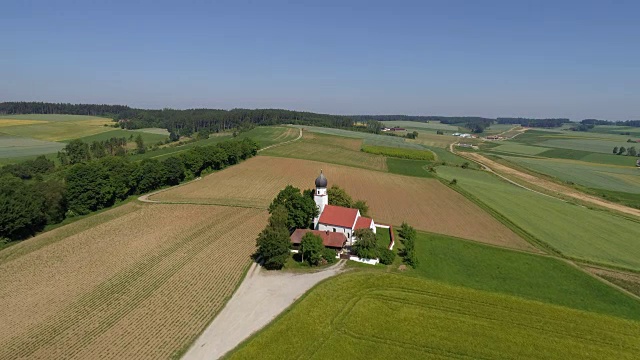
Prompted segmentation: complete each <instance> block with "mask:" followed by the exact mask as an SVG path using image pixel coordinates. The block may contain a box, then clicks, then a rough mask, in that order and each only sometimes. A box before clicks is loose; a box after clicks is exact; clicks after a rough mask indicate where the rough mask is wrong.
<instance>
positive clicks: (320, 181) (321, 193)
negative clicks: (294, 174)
mask: <svg viewBox="0 0 640 360" xmlns="http://www.w3.org/2000/svg"><path fill="white" fill-rule="evenodd" d="M313 200H315V202H316V206H317V207H318V211H319V212H318V217H316V218H314V219H313V227H314V228H315V229H317V228H318V221H319V220H320V214H322V211H323V210H324V206H325V205H328V204H329V196H328V195H327V178H326V177H324V174H323V173H322V169H320V176H318V178H316V191H315V192H314V193H313Z"/></svg>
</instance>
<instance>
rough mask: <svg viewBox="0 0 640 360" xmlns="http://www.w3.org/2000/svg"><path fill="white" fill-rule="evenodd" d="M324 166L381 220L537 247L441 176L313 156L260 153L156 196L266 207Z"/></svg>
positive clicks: (514, 245)
mask: <svg viewBox="0 0 640 360" xmlns="http://www.w3.org/2000/svg"><path fill="white" fill-rule="evenodd" d="M320 169H323V170H324V173H325V174H326V176H327V178H328V179H329V186H331V185H333V184H335V185H339V186H341V187H343V188H345V189H346V190H347V192H348V193H349V194H350V195H351V196H352V197H353V198H354V199H364V200H366V201H367V202H368V204H369V207H370V212H371V215H372V216H373V218H374V219H375V220H376V221H378V222H381V223H390V224H394V225H399V224H400V223H402V221H407V222H409V223H410V224H411V225H413V226H414V227H416V228H418V229H420V230H426V231H431V232H435V233H441V234H447V235H452V236H458V237H462V238H466V239H472V240H478V241H482V242H485V243H490V244H496V245H501V246H506V247H511V248H517V249H525V250H533V247H532V246H531V245H529V243H527V242H526V241H524V240H522V239H521V238H520V237H518V236H517V235H516V234H515V233H513V232H512V231H511V230H510V229H508V228H507V227H506V226H504V225H503V224H502V223H500V222H498V221H497V220H495V219H494V218H493V217H491V216H490V215H489V214H487V213H486V212H484V211H483V210H482V209H480V208H479V207H478V206H476V205H475V204H473V203H472V202H470V201H469V200H467V199H466V198H464V197H463V196H462V195H460V194H458V193H457V192H455V191H453V190H451V189H449V188H448V187H446V186H444V185H443V184H442V183H440V182H439V181H437V180H435V179H425V178H417V177H408V176H401V175H395V174H389V173H384V172H379V171H371V170H366V169H357V168H351V167H346V166H341V165H334V164H327V163H320V162H315V161H308V160H298V159H285V158H276V157H269V156H258V157H255V158H252V159H250V160H247V161H245V162H244V163H242V164H240V165H237V166H233V167H231V168H229V169H226V170H224V171H221V172H217V173H214V174H212V175H209V176H206V177H204V178H203V179H202V180H199V181H194V182H192V183H190V184H187V185H184V186H180V187H177V188H174V189H171V190H168V191H165V192H161V193H159V194H157V195H154V196H152V197H151V199H153V200H161V201H168V202H177V203H180V202H187V203H201V204H224V205H239V206H249V207H258V208H266V207H267V206H268V205H269V203H270V202H271V200H272V199H273V198H274V197H275V196H276V194H277V193H278V191H280V190H281V189H282V188H284V187H285V186H286V185H287V184H292V185H294V186H296V187H299V188H301V189H307V188H312V187H313V186H314V180H315V178H316V177H317V176H318V173H319V172H320Z"/></svg>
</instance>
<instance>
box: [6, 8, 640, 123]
mask: <svg viewBox="0 0 640 360" xmlns="http://www.w3.org/2000/svg"><path fill="white" fill-rule="evenodd" d="M638 14H640V2H638V1H615V2H613V1H516V0H512V1H455V0H453V1H449V0H447V1H197V2H192V1H181V2H178V1H175V2H165V1H29V0H24V1H13V0H9V1H6V0H5V1H3V5H2V10H1V11H0V46H1V47H0V101H3V100H6V101H9V100H37V101H55V102H59V101H62V102H74V103H75V102H84V103H117V104H128V105H131V106H136V107H147V108H162V107H173V108H191V107H210V108H225V109H229V108H234V107H246V108H256V107H270V108H287V109H298V110H309V111H316V112H324V113H336V114H365V113H366V114H413V115H479V116H528V117H569V118H572V119H575V120H579V119H582V118H587V117H589V118H605V119H612V120H624V119H639V118H640V20H638Z"/></svg>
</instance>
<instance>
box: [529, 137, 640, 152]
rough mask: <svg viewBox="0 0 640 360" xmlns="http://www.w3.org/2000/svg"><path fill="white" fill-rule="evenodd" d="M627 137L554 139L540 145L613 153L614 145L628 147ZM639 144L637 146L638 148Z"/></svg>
mask: <svg viewBox="0 0 640 360" xmlns="http://www.w3.org/2000/svg"><path fill="white" fill-rule="evenodd" d="M629 145H630V144H629V143H627V142H626V139H624V140H622V139H620V140H617V141H612V140H599V139H552V140H546V141H543V142H541V143H540V146H545V147H550V148H561V149H571V150H582V151H589V152H594V153H601V154H611V153H612V150H613V148H614V147H616V146H617V147H620V146H624V147H625V148H626V147H628V146H629ZM637 148H638V146H636V149H637Z"/></svg>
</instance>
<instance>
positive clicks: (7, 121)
mask: <svg viewBox="0 0 640 360" xmlns="http://www.w3.org/2000/svg"><path fill="white" fill-rule="evenodd" d="M46 122H48V121H42V120H15V119H0V128H1V127H6V126H16V125H33V124H43V123H46Z"/></svg>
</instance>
